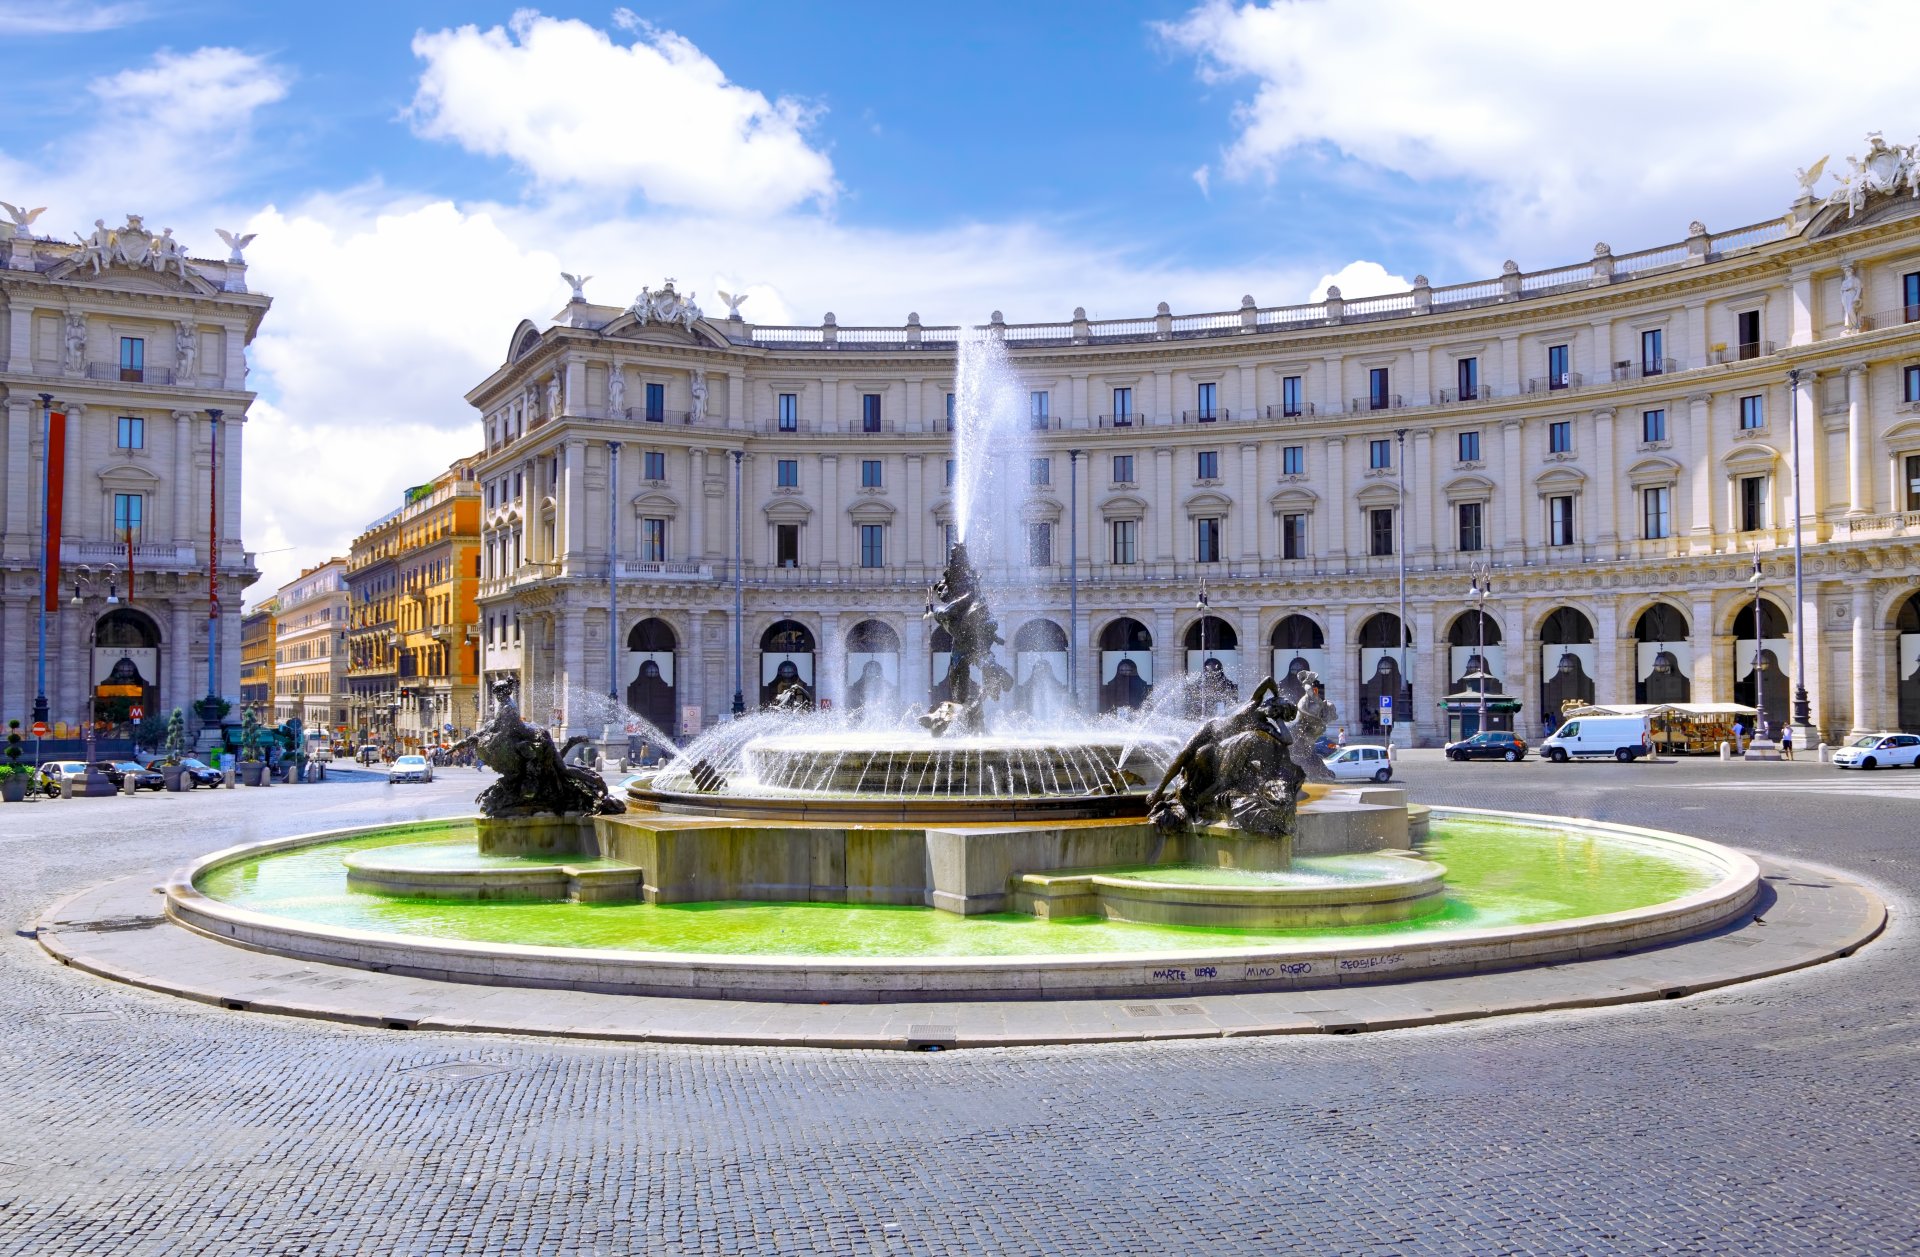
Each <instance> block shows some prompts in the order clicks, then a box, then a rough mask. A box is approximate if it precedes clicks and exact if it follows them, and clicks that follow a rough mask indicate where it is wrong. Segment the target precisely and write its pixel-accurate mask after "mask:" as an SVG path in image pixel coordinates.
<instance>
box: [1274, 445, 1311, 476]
mask: <svg viewBox="0 0 1920 1257" xmlns="http://www.w3.org/2000/svg"><path fill="white" fill-rule="evenodd" d="M1280 474H1281V475H1283V476H1304V475H1306V474H1307V447H1306V446H1304V445H1283V446H1281V447H1280Z"/></svg>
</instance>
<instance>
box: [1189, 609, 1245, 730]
mask: <svg viewBox="0 0 1920 1257" xmlns="http://www.w3.org/2000/svg"><path fill="white" fill-rule="evenodd" d="M1184 641H1185V644H1186V665H1187V679H1188V680H1189V681H1191V682H1193V687H1192V692H1191V694H1190V698H1191V702H1190V704H1189V707H1190V708H1191V712H1190V714H1192V715H1196V716H1217V715H1219V714H1221V713H1222V712H1224V711H1226V710H1228V709H1229V708H1232V707H1235V706H1237V705H1238V704H1239V702H1240V635H1239V634H1238V633H1235V632H1234V631H1233V625H1231V624H1229V623H1227V622H1226V621H1225V620H1223V619H1221V618H1220V617H1219V616H1217V615H1203V616H1201V617H1200V618H1199V619H1197V620H1195V621H1194V622H1193V623H1192V624H1189V625H1187V633H1186V637H1185V638H1184Z"/></svg>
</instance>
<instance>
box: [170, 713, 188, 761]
mask: <svg viewBox="0 0 1920 1257" xmlns="http://www.w3.org/2000/svg"><path fill="white" fill-rule="evenodd" d="M166 737H167V742H166V746H167V762H168V763H170V764H177V763H179V762H180V758H181V756H183V755H185V754H186V753H187V714H186V713H185V712H184V711H181V710H180V709H179V708H178V707H176V708H174V709H173V714H172V715H171V716H168V717H167V735H166Z"/></svg>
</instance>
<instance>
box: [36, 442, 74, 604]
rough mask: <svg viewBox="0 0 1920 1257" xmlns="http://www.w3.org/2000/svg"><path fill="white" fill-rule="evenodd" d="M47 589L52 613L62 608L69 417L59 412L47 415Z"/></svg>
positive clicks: (42, 593)
mask: <svg viewBox="0 0 1920 1257" xmlns="http://www.w3.org/2000/svg"><path fill="white" fill-rule="evenodd" d="M45 457H46V464H47V535H46V537H45V538H44V539H43V544H44V545H45V546H46V547H47V587H46V588H45V589H43V590H41V591H40V596H41V597H42V598H43V599H45V602H44V604H43V605H44V606H45V607H46V609H47V610H49V611H57V610H59V609H60V508H61V507H62V506H64V505H65V504H66V496H67V493H66V486H67V417H66V415H65V414H63V413H61V412H60V411H58V410H56V411H54V412H53V413H52V414H50V415H48V416H47V448H46V452H45Z"/></svg>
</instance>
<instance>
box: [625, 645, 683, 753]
mask: <svg viewBox="0 0 1920 1257" xmlns="http://www.w3.org/2000/svg"><path fill="white" fill-rule="evenodd" d="M677 645H679V640H678V638H676V637H675V636H674V632H673V626H672V625H670V624H668V623H667V622H666V621H665V620H660V619H646V620H642V621H640V623H638V624H636V625H634V626H633V628H632V630H631V631H629V632H628V633H627V657H626V661H625V662H624V663H623V664H622V665H621V676H622V677H623V679H625V681H626V683H627V709H628V710H629V711H631V712H633V713H634V714H635V715H637V716H639V717H640V719H642V720H644V721H646V722H647V723H648V724H650V725H652V726H653V727H654V729H655V730H656V731H657V735H661V736H665V737H667V738H669V739H671V738H672V737H673V736H674V733H675V732H676V730H677V728H678V719H679V718H678V713H679V708H678V707H677V706H676V705H675V702H674V699H675V696H676V694H677V693H678V685H679V683H678V681H677V680H676V679H675V674H674V668H673V651H674V647H676V646H677ZM642 732H643V733H644V732H645V731H644V730H643V731H642Z"/></svg>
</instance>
